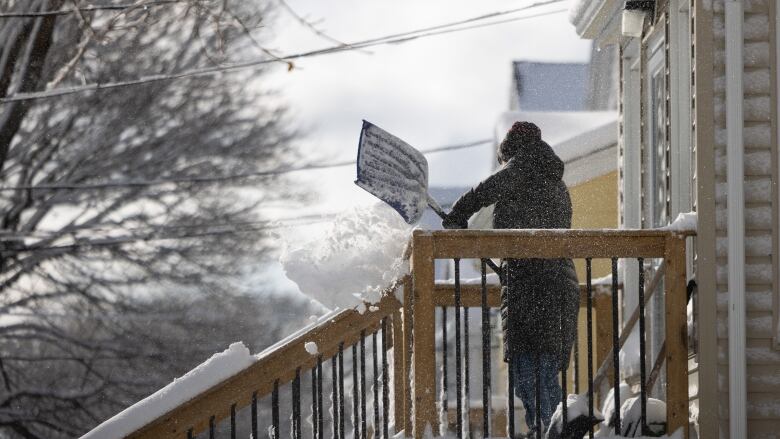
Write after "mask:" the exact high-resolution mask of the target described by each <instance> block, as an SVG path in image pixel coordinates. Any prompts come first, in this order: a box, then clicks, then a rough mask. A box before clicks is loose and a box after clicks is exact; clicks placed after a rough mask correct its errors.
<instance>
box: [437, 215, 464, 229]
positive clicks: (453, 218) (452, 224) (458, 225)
mask: <svg viewBox="0 0 780 439" xmlns="http://www.w3.org/2000/svg"><path fill="white" fill-rule="evenodd" d="M441 226H442V227H444V228H445V229H467V228H468V227H469V223H468V221H467V220H464V219H463V218H461V217H459V216H457V215H452V214H450V215H447V216H446V217H445V218H444V219H443V220H442V221H441Z"/></svg>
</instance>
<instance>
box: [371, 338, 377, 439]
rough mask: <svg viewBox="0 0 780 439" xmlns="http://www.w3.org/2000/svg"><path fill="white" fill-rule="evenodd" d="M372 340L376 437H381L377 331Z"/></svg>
mask: <svg viewBox="0 0 780 439" xmlns="http://www.w3.org/2000/svg"><path fill="white" fill-rule="evenodd" d="M371 340H372V341H373V355H374V437H378V436H379V381H377V380H378V379H379V364H378V362H377V351H378V350H379V346H378V345H377V341H376V340H377V339H376V331H375V332H374V333H373V334H371Z"/></svg>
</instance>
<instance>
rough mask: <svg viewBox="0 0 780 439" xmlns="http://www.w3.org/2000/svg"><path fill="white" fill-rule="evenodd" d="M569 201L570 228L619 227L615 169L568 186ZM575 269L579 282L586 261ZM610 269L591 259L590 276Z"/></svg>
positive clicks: (581, 333)
mask: <svg viewBox="0 0 780 439" xmlns="http://www.w3.org/2000/svg"><path fill="white" fill-rule="evenodd" d="M569 194H570V195H571V203H572V225H571V227H572V228H573V229H604V228H609V229H616V228H618V176H617V171H615V172H610V173H609V174H606V175H602V176H601V177H597V178H594V179H593V180H590V181H586V182H584V183H581V184H579V185H577V186H572V187H570V188H569ZM574 264H575V266H576V268H577V277H578V278H579V281H580V283H585V261H584V260H575V261H574ZM611 271H612V263H611V261H610V260H609V259H594V260H593V278H594V279H595V278H598V277H602V276H606V275H607V274H609V273H610V272H611ZM585 313H586V311H585V308H580V315H579V317H578V322H579V325H578V326H579V327H578V330H577V338H578V341H579V346H580V349H579V355H578V358H579V360H578V362H579V364H580V365H581V367H580V369H579V381H580V389H579V390H580V392H583V391H585V389H587V382H588V381H587V380H588V375H587V373H588V369H587V361H588V357H587V350H586V349H585V346H587V332H586V321H587V320H586V317H585ZM597 319H599V316H598V315H596V316H595V319H594V329H593V334H594V336H595V334H596V329H595V320H597ZM598 351H599V346H598V340H595V343H594V352H598ZM599 366H600V365H599V364H597V360H596V358H595V356H594V359H593V367H594V369H595V368H598V367H599ZM572 369H573V368H572ZM572 369H570V370H569V373H568V377H567V378H568V379H567V381H568V386H569V387H568V389H569V390H570V391H571V392H573V391H574V380H573V377H574V374H573V370H572Z"/></svg>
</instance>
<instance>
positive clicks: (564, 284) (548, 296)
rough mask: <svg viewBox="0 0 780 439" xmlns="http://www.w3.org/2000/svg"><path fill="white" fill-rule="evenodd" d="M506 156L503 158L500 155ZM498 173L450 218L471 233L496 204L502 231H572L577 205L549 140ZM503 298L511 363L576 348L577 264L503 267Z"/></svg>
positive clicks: (530, 262)
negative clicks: (478, 217)
mask: <svg viewBox="0 0 780 439" xmlns="http://www.w3.org/2000/svg"><path fill="white" fill-rule="evenodd" d="M500 153H501V151H500ZM513 153H514V154H513V156H512V157H511V158H510V159H509V160H508V162H506V163H505V164H504V166H503V167H502V168H501V169H500V170H498V171H497V172H496V173H494V174H493V175H491V176H490V177H488V178H487V179H486V180H485V181H483V182H482V183H480V184H479V185H478V186H476V187H475V188H473V189H471V190H470V191H469V192H467V193H466V194H464V195H463V196H462V197H460V199H458V201H457V202H455V205H454V206H453V208H452V211H451V212H450V214H449V215H448V221H449V223H450V224H456V225H460V226H464V225H465V224H466V222H467V220H468V218H469V217H471V215H473V214H474V213H476V212H477V211H478V210H479V209H480V208H482V207H486V206H489V205H491V204H495V207H494V210H493V227H494V228H496V229H568V228H570V227H571V215H572V208H571V198H570V197H569V191H568V189H567V188H566V184H565V183H564V182H563V180H562V178H563V162H562V161H561V160H560V159H559V158H558V156H556V155H555V152H553V150H552V148H550V146H549V145H548V144H547V143H545V142H543V141H541V140H538V141H535V142H532V143H531V144H526V145H524V146H523V147H522V148H518V149H517V150H516V151H513ZM502 268H503V271H504V273H505V274H506V275H507V276H506V279H505V286H504V287H503V288H502V294H501V299H502V301H501V317H502V324H503V329H504V353H505V356H506V357H510V356H513V355H514V354H517V353H521V352H531V353H533V352H542V353H551V354H561V355H562V358H565V359H568V357H569V353H570V351H571V347H572V345H573V343H574V336H575V332H576V321H577V310H578V308H579V285H578V282H577V274H576V272H575V271H574V264H573V263H572V261H571V260H570V259H516V260H509V261H506V260H505V261H503V263H502Z"/></svg>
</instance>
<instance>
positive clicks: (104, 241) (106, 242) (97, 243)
mask: <svg viewBox="0 0 780 439" xmlns="http://www.w3.org/2000/svg"><path fill="white" fill-rule="evenodd" d="M326 221H329V220H328V219H324V218H323V219H321V220H317V221H308V222H305V223H299V224H295V226H306V225H313V224H319V223H323V222H326ZM287 227H291V226H287V225H280V224H273V222H272V221H269V223H268V224H267V225H263V226H258V227H246V228H235V229H222V230H206V231H202V232H193V233H182V234H178V235H157V234H149V235H146V236H116V237H108V238H100V239H92V240H90V241H81V242H75V243H73V244H65V245H42V246H36V245H31V246H27V247H21V248H14V249H7V250H5V249H3V250H0V256H10V255H16V254H20V253H39V252H44V253H51V252H59V253H65V252H69V251H73V250H78V249H82V248H102V247H113V246H117V245H124V244H132V243H137V242H151V241H165V240H177V239H192V238H204V237H208V236H220V235H233V234H241V233H257V232H266V231H268V230H273V229H283V228H287Z"/></svg>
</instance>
